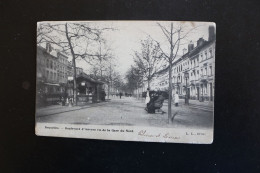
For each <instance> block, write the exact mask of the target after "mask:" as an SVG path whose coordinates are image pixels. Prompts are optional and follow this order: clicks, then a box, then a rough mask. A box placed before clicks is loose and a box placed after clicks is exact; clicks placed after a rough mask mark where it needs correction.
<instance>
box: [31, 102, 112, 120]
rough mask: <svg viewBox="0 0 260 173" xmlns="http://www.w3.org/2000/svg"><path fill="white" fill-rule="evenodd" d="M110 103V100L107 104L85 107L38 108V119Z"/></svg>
mask: <svg viewBox="0 0 260 173" xmlns="http://www.w3.org/2000/svg"><path fill="white" fill-rule="evenodd" d="M108 102H109V100H108V101H105V102H99V103H89V104H87V105H84V106H72V107H69V106H61V105H51V106H47V107H42V108H37V109H36V117H41V116H48V115H54V114H58V113H63V112H70V111H75V110H80V109H85V108H89V107H97V106H102V105H104V104H106V103H108Z"/></svg>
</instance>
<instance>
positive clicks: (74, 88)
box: [65, 23, 77, 105]
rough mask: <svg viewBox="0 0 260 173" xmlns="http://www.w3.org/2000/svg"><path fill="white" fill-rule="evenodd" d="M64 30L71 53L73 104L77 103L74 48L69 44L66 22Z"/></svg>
mask: <svg viewBox="0 0 260 173" xmlns="http://www.w3.org/2000/svg"><path fill="white" fill-rule="evenodd" d="M65 31H66V38H67V40H68V43H69V47H70V52H71V55H72V66H73V71H74V74H73V84H74V85H73V100H74V103H75V105H77V83H76V60H75V59H76V58H75V53H74V50H73V47H72V45H71V40H70V37H69V34H68V24H67V23H66V24H65Z"/></svg>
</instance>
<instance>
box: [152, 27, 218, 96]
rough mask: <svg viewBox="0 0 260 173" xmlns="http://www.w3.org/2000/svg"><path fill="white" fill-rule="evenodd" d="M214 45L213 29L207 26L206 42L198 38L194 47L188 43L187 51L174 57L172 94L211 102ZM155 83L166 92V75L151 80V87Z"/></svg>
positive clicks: (167, 81)
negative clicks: (207, 35)
mask: <svg viewBox="0 0 260 173" xmlns="http://www.w3.org/2000/svg"><path fill="white" fill-rule="evenodd" d="M215 43H216V39H215V27H214V26H209V37H208V41H206V40H204V39H203V38H200V39H198V40H197V45H196V47H194V43H193V42H190V43H189V45H188V50H187V49H186V48H184V49H183V55H182V56H180V57H176V60H175V62H174V63H173V68H172V86H173V93H176V92H178V94H179V95H180V97H181V98H184V96H185V95H186V94H187V95H188V97H189V98H190V99H196V100H208V101H213V99H214V72H215ZM185 74H186V75H185ZM186 80H187V84H186ZM156 83H158V84H159V87H158V88H159V89H160V90H168V86H169V79H168V73H166V74H163V75H161V76H159V77H157V79H155V80H153V84H151V86H157V84H156ZM186 85H187V93H186ZM154 89H156V88H154Z"/></svg>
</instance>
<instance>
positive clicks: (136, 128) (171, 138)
mask: <svg viewBox="0 0 260 173" xmlns="http://www.w3.org/2000/svg"><path fill="white" fill-rule="evenodd" d="M36 46H37V47H36V49H37V51H36V52H37V55H36V59H37V60H36V61H37V67H36V68H37V70H36V72H37V75H36V112H35V123H36V124H35V133H36V135H39V136H54V137H70V138H87V139H101V140H124V141H146V142H169V143H196V144H211V143H212V142H213V133H214V97H215V94H214V93H215V48H216V47H215V46H216V24H215V23H214V22H189V21H187V22H186V21H55V22H54V21H53V22H52V21H46V22H38V23H37V45H36Z"/></svg>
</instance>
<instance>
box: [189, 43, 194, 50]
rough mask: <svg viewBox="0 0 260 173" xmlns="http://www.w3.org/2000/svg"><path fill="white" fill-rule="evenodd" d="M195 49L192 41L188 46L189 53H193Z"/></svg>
mask: <svg viewBox="0 0 260 173" xmlns="http://www.w3.org/2000/svg"><path fill="white" fill-rule="evenodd" d="M193 49H194V44H193V42H192V41H190V43H189V45H188V52H190V51H192V50H193Z"/></svg>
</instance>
